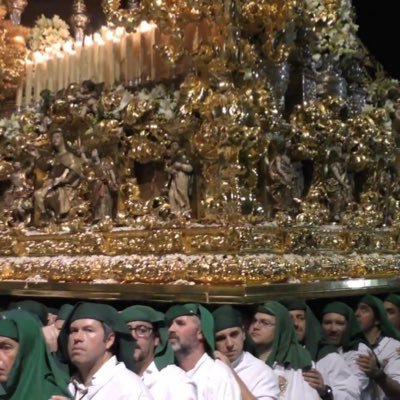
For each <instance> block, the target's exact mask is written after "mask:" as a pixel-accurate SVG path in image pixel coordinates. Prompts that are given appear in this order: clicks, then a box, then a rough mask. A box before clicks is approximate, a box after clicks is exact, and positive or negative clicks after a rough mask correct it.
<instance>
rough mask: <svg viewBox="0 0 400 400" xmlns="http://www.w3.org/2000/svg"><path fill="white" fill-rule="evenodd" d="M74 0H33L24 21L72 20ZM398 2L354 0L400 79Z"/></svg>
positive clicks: (97, 17)
mask: <svg viewBox="0 0 400 400" xmlns="http://www.w3.org/2000/svg"><path fill="white" fill-rule="evenodd" d="M125 2H126V0H124V1H123V4H124V3H125ZM72 3H73V0H29V3H28V6H27V8H26V10H25V12H24V14H23V16H22V22H23V23H24V24H26V25H30V26H31V25H32V24H33V22H34V20H35V19H36V18H37V17H38V16H39V15H40V14H42V13H43V14H45V15H46V16H47V17H50V16H52V15H54V14H59V15H61V16H62V18H63V19H65V20H69V18H70V16H71V13H72ZM85 3H86V5H87V9H88V13H89V15H90V17H91V19H92V22H93V24H95V25H97V26H100V25H101V24H102V23H103V22H104V17H103V16H102V13H101V0H85ZM395 3H396V0H378V1H377V0H353V5H354V7H355V10H356V13H357V21H356V22H357V23H358V24H359V26H360V28H359V36H360V38H361V40H362V41H363V42H364V44H365V45H366V46H367V48H368V49H369V50H370V52H371V53H372V54H373V55H374V56H375V58H376V59H377V60H378V61H380V62H381V63H382V64H383V66H384V67H385V69H386V71H387V72H388V73H389V74H390V75H391V76H392V77H394V78H397V79H400V56H399V53H400V51H399V48H400V43H399V41H400V19H399V15H398V14H397V13H396V11H395V9H394V5H395ZM388 49H389V50H388Z"/></svg>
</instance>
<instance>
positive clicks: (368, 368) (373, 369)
mask: <svg viewBox="0 0 400 400" xmlns="http://www.w3.org/2000/svg"><path fill="white" fill-rule="evenodd" d="M356 363H357V365H358V366H359V367H360V369H361V371H363V372H364V373H365V375H367V376H368V377H369V378H373V377H374V376H375V375H376V374H377V373H378V372H379V371H380V368H379V365H378V360H377V359H376V356H375V354H374V353H373V352H369V353H368V354H360V355H359V356H358V358H357V360H356Z"/></svg>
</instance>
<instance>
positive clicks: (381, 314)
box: [360, 294, 400, 340]
mask: <svg viewBox="0 0 400 400" xmlns="http://www.w3.org/2000/svg"><path fill="white" fill-rule="evenodd" d="M360 303H364V304H367V305H368V306H370V307H371V308H372V310H373V311H374V314H375V318H377V319H378V320H379V328H380V330H381V332H382V333H383V334H384V335H385V336H387V337H390V338H393V339H396V340H400V332H398V331H397V329H396V328H395V327H394V326H393V325H392V324H391V323H390V321H389V320H388V318H387V314H386V310H385V307H384V305H383V301H382V300H380V299H378V298H377V297H375V296H371V295H370V294H367V295H365V296H364V297H363V298H362V299H361V300H360Z"/></svg>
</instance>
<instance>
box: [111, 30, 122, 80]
mask: <svg viewBox="0 0 400 400" xmlns="http://www.w3.org/2000/svg"><path fill="white" fill-rule="evenodd" d="M113 56H114V82H120V80H121V39H120V38H119V37H114V39H113Z"/></svg>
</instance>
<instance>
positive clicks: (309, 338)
mask: <svg viewBox="0 0 400 400" xmlns="http://www.w3.org/2000/svg"><path fill="white" fill-rule="evenodd" d="M286 308H287V309H288V310H289V311H294V310H302V311H304V314H305V320H306V334H305V338H304V341H303V343H302V344H303V345H304V346H305V348H306V349H307V350H308V351H309V352H310V354H311V357H312V359H313V360H314V361H318V360H320V359H321V358H324V357H325V356H326V355H328V354H329V353H335V352H336V347H335V346H332V345H329V344H328V343H326V341H325V339H324V333H323V331H322V328H321V324H320V323H319V321H318V319H317V317H316V316H315V315H314V313H313V312H312V311H311V308H310V307H309V306H308V305H307V303H306V302H305V301H302V300H297V301H293V302H291V303H289V304H287V305H286Z"/></svg>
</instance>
